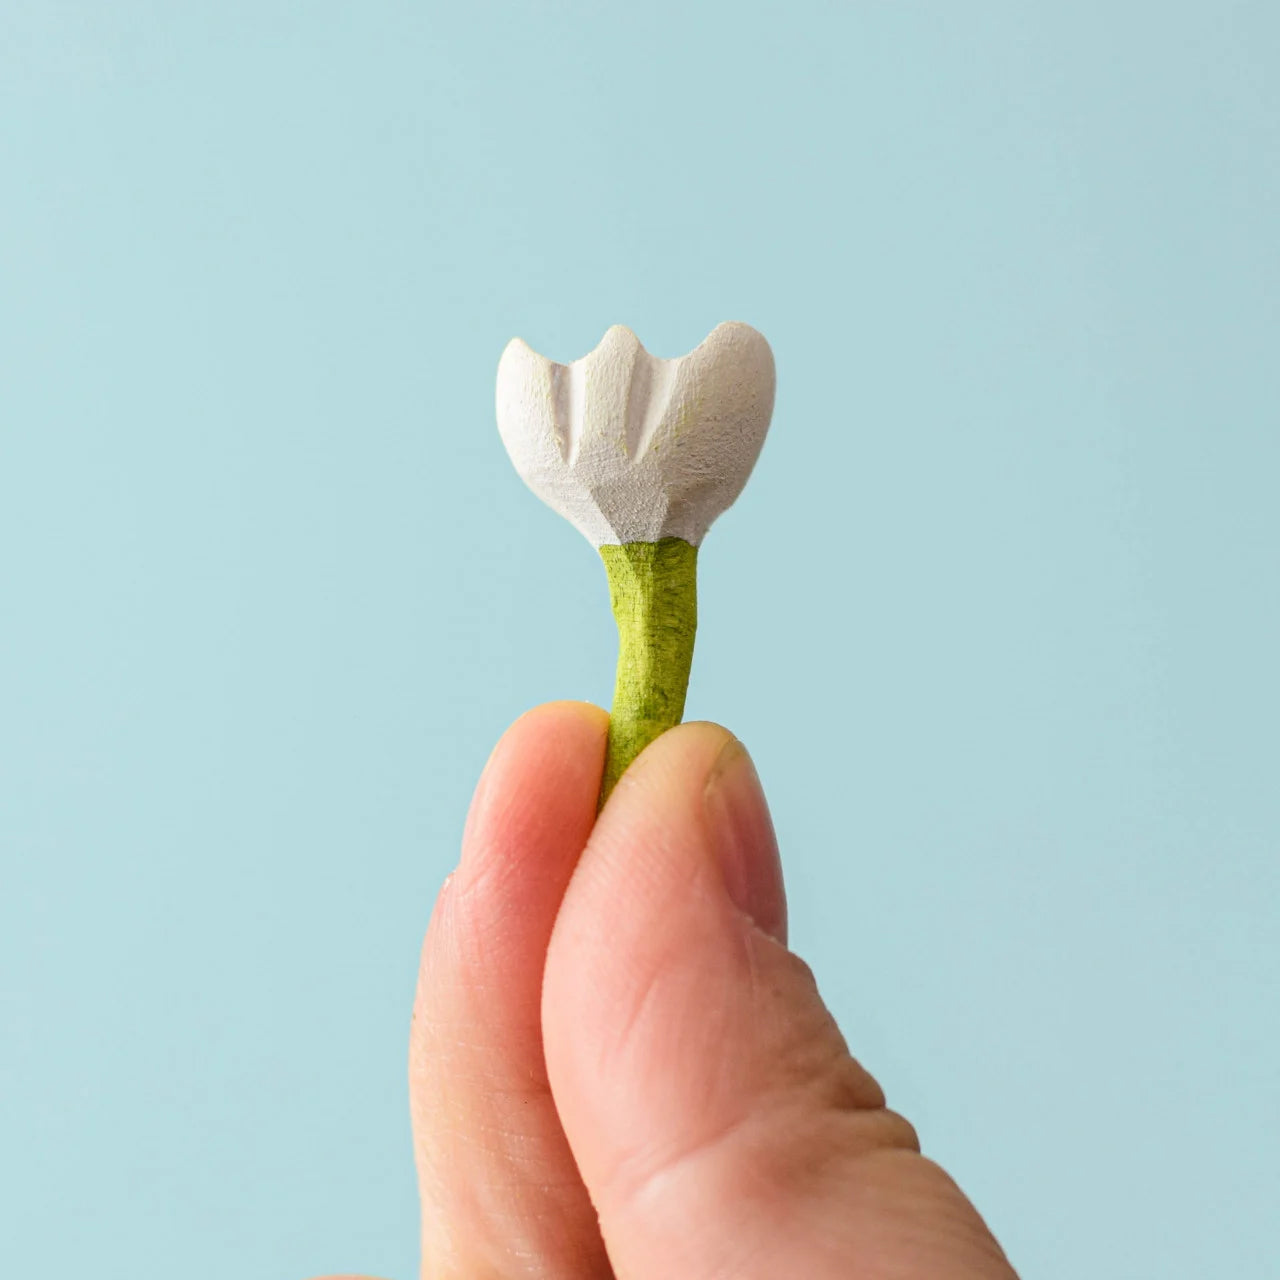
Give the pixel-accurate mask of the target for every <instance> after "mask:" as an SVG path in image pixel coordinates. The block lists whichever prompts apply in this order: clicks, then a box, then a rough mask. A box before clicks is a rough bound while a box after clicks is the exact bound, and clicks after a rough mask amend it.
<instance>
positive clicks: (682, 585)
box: [497, 324, 774, 804]
mask: <svg viewBox="0 0 1280 1280" xmlns="http://www.w3.org/2000/svg"><path fill="white" fill-rule="evenodd" d="M773 392H774V367H773V352H772V351H770V349H769V344H768V343H767V342H766V341H765V340H764V337H763V336H762V335H761V334H759V333H757V332H756V331H755V330H754V329H752V328H751V327H750V326H749V325H745V324H722V325H718V326H717V327H716V328H715V329H713V330H712V332H711V333H710V334H709V335H708V337H707V338H706V339H705V340H704V341H703V342H702V343H701V344H700V345H699V346H697V347H696V348H695V349H694V350H693V351H691V352H690V353H689V354H688V355H686V356H681V357H680V358H679V359H676V360H660V359H658V358H657V357H656V356H651V355H650V354H649V353H648V352H647V351H646V350H645V349H644V347H642V346H641V345H640V341H639V339H638V338H637V337H636V336H635V334H634V333H632V332H631V330H630V329H627V328H624V327H623V326H622V325H614V327H613V328H612V329H610V330H609V331H608V333H606V334H605V335H604V338H603V339H602V340H601V342H600V345H599V346H598V347H596V349H595V350H594V351H592V352H591V353H590V354H589V355H586V356H583V357H582V359H580V360H575V361H573V363H572V364H567V365H565V364H556V363H554V362H553V361H551V360H547V359H546V358H545V357H543V356H540V355H538V354H537V353H536V352H535V351H533V350H531V349H530V348H529V346H528V345H527V344H525V343H524V342H522V341H521V340H520V339H519V338H515V339H513V340H512V341H511V342H510V343H509V344H508V345H507V349H506V350H505V351H504V352H503V353H502V359H501V361H500V362H499V364H498V392H497V409H498V430H499V432H500V433H501V435H502V440H503V443H504V444H505V445H506V447H507V452H508V453H509V454H510V455H511V461H512V462H513V463H514V464H515V468H516V470H517V471H518V472H519V474H520V477H521V479H523V480H524V482H525V483H526V484H527V485H528V486H529V488H531V489H532V490H533V491H534V493H536V494H537V495H538V497H540V498H541V499H542V500H543V501H544V502H545V503H546V504H547V505H548V506H550V507H553V508H554V509H555V510H556V511H558V512H559V513H560V514H561V515H562V516H564V517H565V518H566V519H567V520H569V521H570V522H571V523H572V524H573V525H574V526H575V527H576V528H577V529H579V530H580V531H581V532H582V533H583V534H584V535H585V536H586V537H587V538H588V539H589V540H590V541H591V543H592V545H593V546H595V547H597V548H599V551H600V555H601V558H602V559H603V560H604V565H605V569H606V571H607V573H608V576H609V597H610V601H611V603H612V606H613V616H614V618H615V620H616V622H617V624H618V641H619V649H618V672H617V681H616V684H615V687H614V695H613V708H612V711H611V713H610V717H609V743H608V752H607V756H606V760H605V772H604V781H603V783H602V786H601V792H600V803H601V804H603V803H604V801H605V799H606V798H607V797H608V795H609V792H610V791H611V790H612V789H613V786H614V784H615V783H616V782H617V781H618V779H619V778H620V777H621V776H622V773H623V771H624V770H625V769H626V767H627V766H628V765H629V764H630V763H631V761H632V760H634V759H635V757H636V756H637V755H639V753H640V752H641V751H642V750H643V749H644V748H645V747H646V746H647V745H648V744H649V743H650V742H652V741H653V739H654V738H656V737H657V736H658V735H659V734H660V733H662V732H664V731H665V730H666V729H669V728H670V727H671V726H672V725H675V724H679V723H680V718H681V717H682V716H683V714H684V701H685V694H686V691H687V690H688V686H689V668H690V665H691V663H692V661H693V640H694V633H695V631H696V629H697V590H696V570H697V559H698V547H699V545H700V544H701V542H702V539H703V538H704V537H705V536H706V532H707V530H708V528H710V526H711V523H712V521H713V520H715V518H716V516H718V515H719V514H720V513H721V512H722V511H724V510H726V509H727V508H728V507H729V506H730V505H731V504H732V503H733V501H734V499H735V498H737V496H738V494H740V493H741V492H742V488H743V486H744V485H745V484H746V482H747V477H748V476H749V475H750V474H751V468H752V467H753V466H754V465H755V461H756V458H757V457H758V456H759V453H760V446H761V445H762V444H763V443H764V437H765V432H766V431H767V430H768V428H769V418H770V416H771V414H772V412H773Z"/></svg>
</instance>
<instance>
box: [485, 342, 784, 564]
mask: <svg viewBox="0 0 1280 1280" xmlns="http://www.w3.org/2000/svg"><path fill="white" fill-rule="evenodd" d="M773 396H774V365H773V352H772V351H771V350H770V349H769V344H768V343H767V342H766V341H765V339H764V336H763V334H760V333H758V332H757V331H756V330H755V329H753V328H751V326H750V325H746V324H739V323H736V322H730V323H727V324H721V325H717V326H716V327H715V328H714V329H713V330H712V331H711V333H710V334H708V335H707V337H706V338H705V339H704V340H703V341H702V342H701V343H699V345H698V346H697V347H695V348H694V349H693V350H692V351H691V352H689V354H688V355H686V356H680V357H679V358H678V359H675V360H662V359H660V358H658V357H657V356H651V355H650V354H649V353H648V352H647V351H646V350H645V349H644V347H643V346H642V345H641V343H640V339H639V338H637V337H636V335H635V334H634V333H632V332H631V330H630V329H628V328H627V327H626V326H625V325H620V324H616V325H614V326H613V327H612V328H611V329H609V330H608V331H607V332H606V333H605V335H604V337H603V338H602V339H601V340H600V343H599V345H598V346H597V347H596V348H595V350H594V351H591V352H590V353H589V354H587V355H585V356H583V357H582V358H581V359H579V360H575V361H573V362H572V363H571V364H567V365H566V364H556V363H554V362H553V361H551V360H548V359H546V357H544V356H540V355H538V354H537V352H535V351H534V350H533V349H532V348H531V347H530V346H529V345H528V344H527V343H526V342H524V341H523V340H522V339H520V338H513V339H512V340H511V341H510V342H509V343H508V344H507V347H506V350H505V351H503V353H502V359H501V360H500V361H499V362H498V387H497V411H498V430H499V432H500V433H501V435H502V440H503V443H504V444H505V445H506V446H507V452H508V453H509V454H510V455H511V460H512V462H513V463H514V464H515V468H516V470H517V471H518V472H519V474H520V476H521V478H522V479H523V480H524V481H525V483H526V484H527V485H528V486H529V487H530V488H531V489H532V490H533V491H534V493H536V494H537V495H538V497H540V498H541V499H542V500H543V501H544V502H545V503H547V505H548V506H550V507H553V508H554V509H555V510H556V511H558V512H560V514H561V515H562V516H564V517H565V518H566V519H567V520H569V521H571V522H572V523H573V524H574V525H575V526H576V527H577V528H578V529H579V530H581V532H582V533H583V534H584V535H585V536H586V537H587V538H589V539H590V540H591V542H592V543H593V544H594V545H595V546H597V547H599V546H605V545H607V544H610V543H623V542H656V541H657V540H658V539H659V538H683V539H684V540H685V541H686V542H690V543H692V544H693V545H694V546H697V545H698V544H699V543H700V542H701V541H702V539H703V537H704V536H705V534H706V532H707V529H708V528H709V527H710V525H711V522H712V521H713V520H714V519H715V518H716V517H717V516H718V515H719V514H720V513H721V512H722V511H724V510H725V509H726V508H728V507H729V506H731V505H732V503H733V501H734V499H736V498H737V496H738V494H740V493H741V492H742V488H743V486H744V485H745V484H746V482H747V477H748V476H749V475H750V474H751V468H752V467H753V466H754V465H755V461H756V458H757V457H758V456H759V454H760V447H761V445H763V443H764V437H765V432H766V431H767V430H768V429H769V419H770V417H771V415H772V413H773Z"/></svg>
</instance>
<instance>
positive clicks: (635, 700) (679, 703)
mask: <svg viewBox="0 0 1280 1280" xmlns="http://www.w3.org/2000/svg"><path fill="white" fill-rule="evenodd" d="M600 558H601V559H602V560H603V561H604V567H605V569H606V570H607V572H608V574H609V602H610V604H612V606H613V617H614V620H615V621H616V622H617V624H618V676H617V681H616V683H615V684H614V689H613V710H612V711H611V712H610V715H609V746H608V750H607V752H606V755H605V763H604V781H603V782H602V783H601V786H600V804H601V805H602V806H603V805H604V802H605V801H606V800H607V799H608V798H609V793H610V792H611V791H612V790H613V788H614V785H615V784H616V783H617V781H618V779H619V778H620V777H622V774H623V771H624V770H625V769H626V767H627V766H628V765H629V764H630V763H631V762H632V761H633V760H634V759H635V758H636V756H638V755H639V754H640V752H641V751H643V750H644V749H645V747H647V746H648V745H649V743H651V742H652V741H653V740H654V739H655V738H656V737H657V736H658V735H659V734H660V733H664V732H665V731H666V730H667V729H670V728H671V726H672V725H676V724H679V723H680V717H681V716H683V715H684V697H685V693H686V692H687V690H688V688H689V667H690V665H691V664H692V662H693V637H694V633H695V632H696V630H697V627H698V594H697V564H698V548H697V547H694V546H690V544H689V543H687V542H685V540H684V539H683V538H662V539H660V540H659V541H657V542H627V543H623V544H622V545H621V546H609V547H601V548H600Z"/></svg>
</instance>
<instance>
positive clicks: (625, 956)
mask: <svg viewBox="0 0 1280 1280" xmlns="http://www.w3.org/2000/svg"><path fill="white" fill-rule="evenodd" d="M785 914H786V912H785V899H784V895H783V888H782V875H781V869H780V864H779V861H778V853H777V846H776V844H775V842H774V837H773V828H772V824H771V822H770V819H769V814H768V809H767V807H766V805H765V801H764V797H763V794H762V793H761V790H760V786H759V783H758V781H757V779H756V774H755V770H754V768H753V767H752V764H751V760H750V758H749V756H748V755H747V753H746V750H745V749H744V748H743V747H742V745H741V744H740V743H739V742H737V740H736V739H734V738H733V737H732V736H731V735H729V734H728V733H727V732H726V731H725V730H723V729H720V728H718V727H716V726H714V725H706V724H690V725H684V726H681V727H679V728H676V729H673V730H672V731H671V732H670V733H667V734H665V735H664V736H663V737H662V738H660V739H659V740H658V741H657V742H656V743H654V744H653V745H652V746H651V747H649V748H648V749H647V750H646V751H645V752H644V753H643V754H642V755H641V757H640V758H639V759H638V760H637V761H636V763H635V764H634V765H633V766H632V768H631V769H630V770H628V772H627V774H626V775H625V776H624V777H623V779H622V780H621V782H620V783H619V784H618V786H617V788H616V790H615V791H614V793H613V795H612V797H611V798H610V800H609V803H608V804H607V805H606V806H605V809H604V811H603V812H602V813H601V815H600V818H599V820H598V821H597V823H596V827H595V830H594V832H593V833H592V836H591V838H590V840H589V842H588V844H587V848H586V851H585V853H584V854H583V856H582V859H581V861H580V863H579V865H578V867H577V870H576V871H575V873H574V877H573V880H572V881H571V883H570V886H569V889H568V892H567V894H566V896H565V900H564V902H563V904H562V906H561V908H560V913H559V916H558V918H557V921H556V927H555V931H554V933H553V936H552V940H551V944H550V948H549V952H548V958H547V967H546V973H545V977H544V982H543V1010H542V1020H543V1035H544V1043H545V1053H546V1059H547V1068H548V1074H549V1079H550V1083H551V1090H552V1094H553V1096H554V1099H555V1103H556V1107H557V1110H558V1112H559V1114H560V1118H561V1121H562V1123H563V1125H564V1129H565V1133H566V1135H567V1136H568V1139H569V1144H570V1146H571V1147H572V1149H573V1153H574V1156H575V1158H576V1160H577V1162H578V1166H579V1168H580V1170H581V1173H582V1177H583V1180H584V1181H585V1183H586V1186H587V1189H588V1190H589V1191H590V1193H591V1197H592V1200H593V1202H594V1203H595V1206H596V1209H597V1212H598V1213H599V1215H600V1223H601V1230H602V1232H603V1235H604V1240H605V1244H606V1246H607V1248H608V1251H609V1256H610V1259H611V1261H612V1263H613V1266H614V1269H615V1271H616V1273H617V1274H618V1275H619V1276H626V1277H628V1280H631V1278H632V1277H634V1278H635V1280H649V1278H650V1277H653V1278H654V1280H656V1278H657V1277H662V1276H671V1275H678V1276H681V1277H687V1278H688V1280H701V1278H702V1277H707V1278H708V1280H710V1278H711V1277H720V1276H726V1275H732V1276H735V1277H742V1278H743V1280H751V1278H752V1277H757V1276H759V1277H775V1276H782V1275H803V1276H806V1277H812V1278H813V1280H822V1278H823V1277H826V1276H849V1275H853V1274H856V1275H858V1276H859V1277H865V1278H866V1280H874V1278H875V1277H885V1278H886V1280H887V1278H888V1277H890V1276H892V1277H895V1278H896V1280H907V1278H908V1277H916V1276H919V1277H925V1276H928V1277H930V1278H931V1280H952V1278H957V1280H958V1278H959V1277H972V1278H973V1280H978V1278H979V1277H981V1278H983V1280H986V1278H988V1277H990V1278H991V1280H995V1278H996V1277H1000V1278H1002V1280H1007V1278H1008V1277H1010V1276H1012V1274H1013V1273H1012V1271H1010V1270H1009V1268H1008V1264H1007V1263H1006V1262H1005V1261H1004V1260H1003V1254H1002V1253H1001V1252H1000V1249H999V1246H998V1245H997V1244H996V1243H995V1240H994V1239H993V1238H992V1237H991V1235H990V1233H989V1232H988V1231H987V1229H986V1227H985V1225H984V1224H983V1222H982V1219H981V1218H980V1217H979V1216H978V1214H977V1212H976V1210H974V1209H973V1207H972V1206H971V1205H970V1204H969V1202H968V1201H967V1200H966V1199H965V1198H964V1196H963V1195H962V1194H961V1192H960V1191H959V1189H958V1188H957V1187H956V1186H955V1184H954V1183H953V1182H951V1180H950V1179H949V1178H948V1177H947V1176H946V1175H945V1174H944V1173H943V1172H942V1171H941V1170H940V1169H939V1168H938V1167H937V1166H936V1165H934V1164H932V1163H931V1162H929V1161H927V1160H925V1159H923V1158H922V1157H921V1156H920V1155H919V1154H918V1146H917V1142H916V1135H915V1131H914V1130H913V1129H912V1128H911V1126H910V1125H909V1124H908V1123H907V1122H906V1121H905V1120H904V1119H902V1118H901V1117H900V1116H898V1115H896V1114H895V1113H893V1112H891V1111H888V1110H886V1109H885V1107H884V1095H883V1093H882V1092H881V1091H880V1087H879V1086H878V1085H877V1084H876V1082H875V1081H874V1080H873V1079H872V1078H871V1077H870V1076H869V1075H868V1074H867V1073H866V1071H864V1070H863V1069H862V1067H861V1066H859V1065H858V1063H857V1062H856V1061H855V1060H854V1059H853V1058H852V1057H851V1056H850V1055H849V1052H848V1049H847V1048H846V1045H845V1042H844V1039H843V1037H842V1036H841V1034H840V1031H839V1029H838V1028H837V1026H836V1024H835V1022H834V1020H833V1019H832V1017H831V1015H830V1013H829V1012H828V1011H827V1009H826V1007H825V1006H824V1005H823V1003H822V1000H821V998H820V996H819V995H818V992H817V989H816V987H815V985H814V982H813V978H812V975H811V974H810V972H809V970H808V968H807V967H806V966H805V965H804V964H803V963H802V962H801V961H800V960H798V959H797V958H796V957H795V956H794V955H792V954H791V953H790V952H789V951H788V950H787V949H786V947H785V945H784V939H785Z"/></svg>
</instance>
